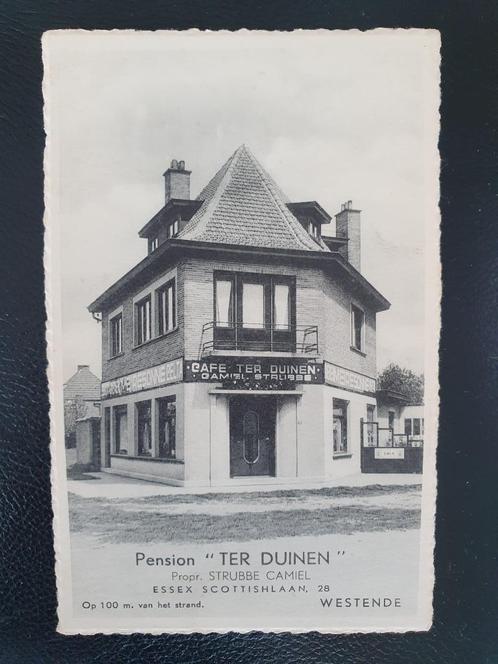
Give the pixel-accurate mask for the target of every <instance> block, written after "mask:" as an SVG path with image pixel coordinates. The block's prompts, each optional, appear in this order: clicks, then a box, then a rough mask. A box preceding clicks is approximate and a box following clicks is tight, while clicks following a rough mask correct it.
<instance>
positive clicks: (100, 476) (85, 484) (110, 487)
mask: <svg viewBox="0 0 498 664" xmlns="http://www.w3.org/2000/svg"><path fill="white" fill-rule="evenodd" d="M87 475H88V476H89V477H92V478H93V479H88V480H68V481H67V490H68V491H69V492H70V493H73V494H76V495H77V496H81V497H82V498H142V497H146V496H181V495H193V494H194V495H200V494H205V493H248V492H252V491H268V492H271V491H286V490H291V489H296V490H298V489H300V490H302V489H319V488H322V487H362V486H372V485H376V484H377V485H378V484H380V485H382V486H407V485H418V484H421V483H422V475H416V474H398V473H390V474H384V473H378V474H377V473H375V474H373V473H371V474H361V473H357V474H354V475H347V476H345V477H341V478H337V479H334V478H329V479H327V480H326V481H323V482H302V483H301V482H300V483H296V482H293V483H290V482H289V483H287V484H278V485H275V484H251V485H244V486H215V487H199V488H193V487H178V486H168V485H166V484H161V483H159V482H157V483H156V482H147V481H145V480H137V479H131V478H128V477H121V476H119V475H113V474H111V473H105V472H101V473H87Z"/></svg>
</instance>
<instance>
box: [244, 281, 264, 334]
mask: <svg viewBox="0 0 498 664" xmlns="http://www.w3.org/2000/svg"><path fill="white" fill-rule="evenodd" d="M242 325H243V327H250V328H253V329H262V328H264V326H265V288H264V285H263V284H252V283H249V282H243V283H242Z"/></svg>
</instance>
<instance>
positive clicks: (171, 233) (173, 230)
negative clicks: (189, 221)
mask: <svg viewBox="0 0 498 664" xmlns="http://www.w3.org/2000/svg"><path fill="white" fill-rule="evenodd" d="M179 229H180V223H179V220H178V219H175V220H174V221H172V222H170V223H169V224H168V228H167V231H166V235H167V237H168V238H170V237H175V235H178V231H179Z"/></svg>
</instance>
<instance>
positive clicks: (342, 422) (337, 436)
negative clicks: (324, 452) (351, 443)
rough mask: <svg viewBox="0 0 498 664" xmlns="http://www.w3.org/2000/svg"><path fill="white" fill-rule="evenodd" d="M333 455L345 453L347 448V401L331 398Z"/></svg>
mask: <svg viewBox="0 0 498 664" xmlns="http://www.w3.org/2000/svg"><path fill="white" fill-rule="evenodd" d="M332 407H333V439H334V455H341V454H347V453H348V451H349V448H348V402H347V401H343V400H342V399H333V403H332Z"/></svg>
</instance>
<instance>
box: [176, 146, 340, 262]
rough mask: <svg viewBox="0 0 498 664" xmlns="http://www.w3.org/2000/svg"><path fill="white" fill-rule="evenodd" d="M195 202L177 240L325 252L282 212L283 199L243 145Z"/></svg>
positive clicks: (320, 243) (285, 210) (317, 242)
mask: <svg viewBox="0 0 498 664" xmlns="http://www.w3.org/2000/svg"><path fill="white" fill-rule="evenodd" d="M197 200H199V201H203V203H202V205H201V207H200V208H199V210H198V211H197V212H196V213H195V214H194V215H193V217H192V219H191V220H190V221H189V222H188V224H187V225H186V226H185V228H184V229H183V230H182V232H181V233H180V234H179V235H178V238H179V239H182V240H198V241H201V242H216V243H221V244H232V245H233V244H236V245H248V246H252V247H269V248H275V249H278V248H280V249H300V250H308V251H329V249H328V247H327V246H326V245H325V244H324V243H323V242H322V241H321V240H315V239H314V238H312V237H311V236H310V235H309V233H308V232H307V231H306V230H305V229H304V228H303V227H302V225H301V224H300V223H299V221H298V220H297V219H296V217H295V216H294V215H293V214H292V212H291V211H290V210H289V208H288V207H287V204H288V203H289V199H288V198H287V196H285V194H284V193H283V192H282V191H281V190H280V188H279V187H278V186H277V185H276V184H275V182H274V181H273V179H272V178H271V176H270V175H269V174H268V173H267V172H266V171H265V169H264V168H263V167H262V166H261V164H259V162H258V161H257V160H256V158H255V157H254V156H253V154H252V153H251V152H250V150H249V149H248V148H247V147H246V146H245V145H241V146H240V147H239V148H238V149H237V150H236V151H235V152H234V153H233V155H232V156H231V157H230V158H229V159H228V161H227V162H226V163H225V164H224V165H223V166H222V167H221V168H220V170H219V171H218V172H217V173H216V175H215V176H214V177H213V178H212V179H211V180H210V181H209V183H208V184H207V185H206V186H205V187H204V189H203V190H202V191H201V193H200V194H199V196H198V197H197Z"/></svg>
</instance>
